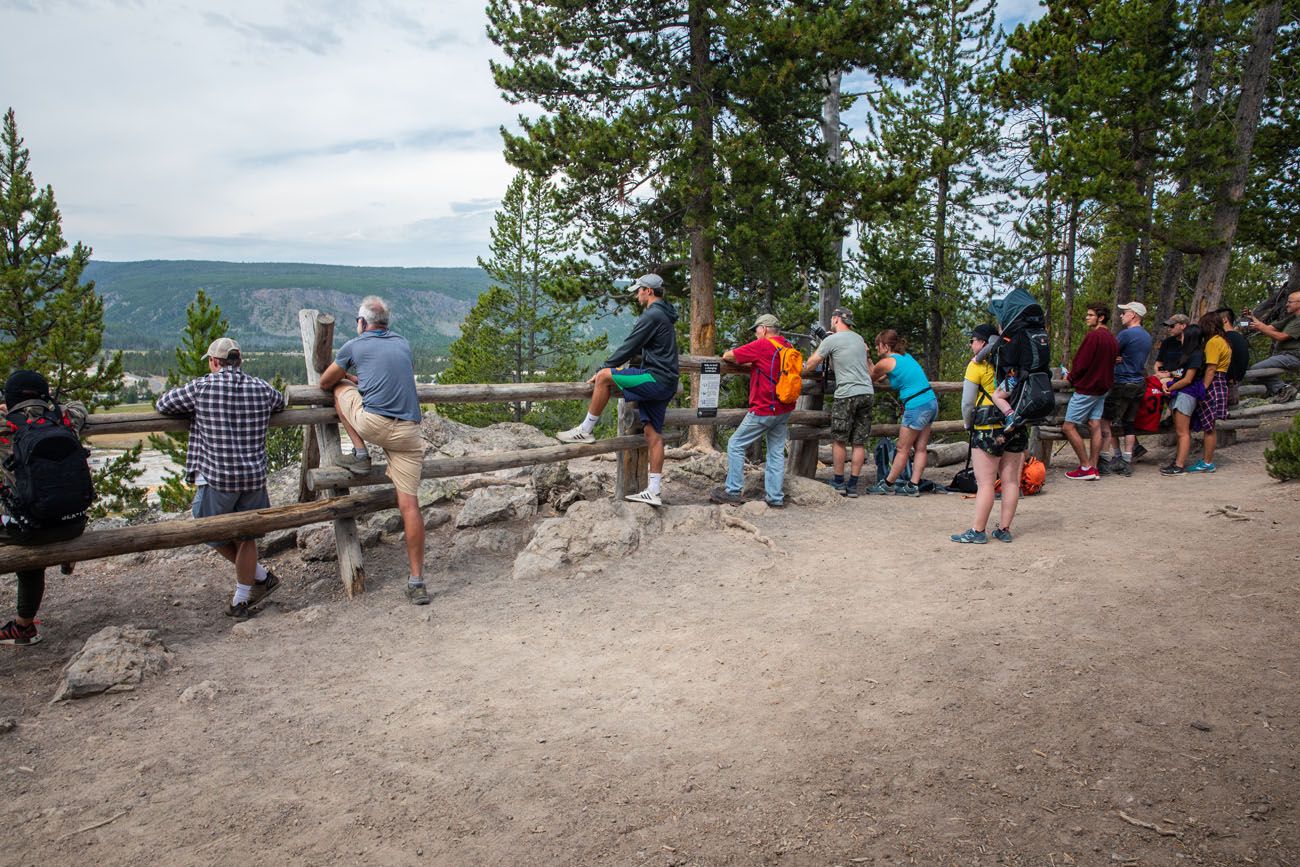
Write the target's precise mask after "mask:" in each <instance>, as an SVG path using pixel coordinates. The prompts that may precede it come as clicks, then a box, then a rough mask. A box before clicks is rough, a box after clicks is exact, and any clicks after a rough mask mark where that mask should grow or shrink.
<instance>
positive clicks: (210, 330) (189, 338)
mask: <svg viewBox="0 0 1300 867" xmlns="http://www.w3.org/2000/svg"><path fill="white" fill-rule="evenodd" d="M229 329H230V323H229V322H227V321H226V320H225V318H224V317H223V316H222V315H221V308H220V307H218V306H217V305H216V304H215V303H213V302H212V300H211V299H209V298H208V294H207V293H206V292H204V291H203V290H202V289H200V290H199V291H198V293H197V294H196V295H195V296H194V300H193V301H191V302H190V305H189V306H188V307H186V308H185V331H184V332H182V333H181V343H180V345H179V346H177V347H176V365H175V366H174V367H172V368H170V369H169V370H168V371H167V388H169V389H171V388H175V387H177V386H179V385H184V384H185V383H187V382H189V381H190V380H192V379H197V378H199V377H200V376H206V375H207V374H208V373H209V372H210V371H209V369H208V361H207V359H206V358H204V357H203V356H204V354H205V353H206V352H207V351H208V346H210V345H211V344H212V341H214V340H216V339H217V338H218V337H224V336H226V332H227V331H228V330H229ZM189 441H190V436H189V434H188V433H187V432H185V431H178V432H176V433H168V434H150V435H149V446H150V448H155V449H157V450H158V451H160V452H162V453H163V454H164V455H166V456H167V457H168V458H170V459H171V461H172V463H173V464H175V465H177V466H179V467H182V468H183V467H184V466H185V450H186V448H187V446H188V445H189ZM158 497H159V499H160V500H161V502H162V507H163V510H164V511H167V512H179V511H183V510H184V509H186V508H188V507H189V505H190V502H191V501H192V500H193V499H194V488H193V486H191V485H189V484H187V483H186V481H185V472H184V470H183V469H182V470H181V471H180V472H177V471H175V470H172V471H169V472H168V473H167V474H166V475H165V476H163V481H162V484H161V485H159V486H158Z"/></svg>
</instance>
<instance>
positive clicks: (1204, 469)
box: [1187, 461, 1218, 473]
mask: <svg viewBox="0 0 1300 867" xmlns="http://www.w3.org/2000/svg"><path fill="white" fill-rule="evenodd" d="M1217 469H1218V467H1216V466H1215V465H1214V464H1207V463H1206V462H1205V461H1197V462H1196V463H1194V464H1192V465H1191V466H1190V467H1188V468H1187V472H1189V473H1212V472H1214V471H1215V470H1217Z"/></svg>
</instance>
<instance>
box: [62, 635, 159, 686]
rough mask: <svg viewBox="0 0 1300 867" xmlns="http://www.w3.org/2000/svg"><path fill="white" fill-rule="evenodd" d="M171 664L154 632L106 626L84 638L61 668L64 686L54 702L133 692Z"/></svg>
mask: <svg viewBox="0 0 1300 867" xmlns="http://www.w3.org/2000/svg"><path fill="white" fill-rule="evenodd" d="M171 662H172V654H171V652H170V651H169V650H168V649H167V647H166V645H164V644H163V643H162V641H161V639H159V638H158V631H157V630H155V629H138V628H136V627H134V626H105V627H104V628H103V629H101V630H99V631H98V632H96V633H95V634H94V635H92V636H90V638H88V639H86V643H85V644H84V645H83V646H82V648H81V650H79V651H77V655H76V656H74V657H72V659H71V660H70V661H69V662H68V664H67V666H66V667H65V668H64V669H63V683H62V684H60V686H59V691H58V693H57V694H56V695H55V696H54V700H55V701H59V700H61V699H71V698H85V697H86V696H89V695H97V694H99V693H101V692H107V691H109V690H114V691H120V690H123V689H134V688H135V685H136V684H138V683H140V682H141V681H143V680H144V678H145V676H146V675H154V674H157V673H159V672H161V671H163V670H164V669H166V668H168V667H169V666H170V665H171Z"/></svg>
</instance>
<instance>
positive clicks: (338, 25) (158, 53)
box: [0, 0, 1037, 266]
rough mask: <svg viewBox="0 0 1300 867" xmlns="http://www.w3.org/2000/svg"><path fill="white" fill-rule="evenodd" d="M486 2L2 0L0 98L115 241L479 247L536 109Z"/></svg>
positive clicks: (1019, 4) (382, 258) (43, 178)
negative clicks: (512, 95)
mask: <svg viewBox="0 0 1300 867" xmlns="http://www.w3.org/2000/svg"><path fill="white" fill-rule="evenodd" d="M1036 6H1037V3H1036V0H1001V7H1002V8H1001V12H1002V15H1003V16H1004V19H1006V20H1011V21H1014V20H1016V19H1018V18H1020V17H1021V16H1023V15H1025V14H1031V15H1032V14H1035V12H1034V10H1035V9H1036ZM483 7H484V3H483V0H433V2H428V0H425V2H419V0H367V2H356V3H354V2H344V0H296V2H293V0H289V2H285V0H263V2H248V0H227V2H221V3H216V2H203V0H188V2H187V0H172V2H166V3H163V2H156V0H0V33H3V34H5V49H4V51H3V52H0V110H3V109H4V108H7V107H13V109H14V111H15V112H16V113H17V118H18V129H19V133H20V134H21V135H22V136H23V138H24V139H25V140H26V146H27V147H28V149H29V150H30V151H31V152H32V171H33V174H34V175H35V177H36V181H37V182H38V183H40V184H47V183H48V184H52V185H53V186H54V192H55V196H56V198H57V199H58V201H59V206H60V209H61V210H62V212H63V228H64V234H65V236H66V237H67V238H68V239H69V241H70V242H71V241H78V240H79V241H82V242H83V243H86V244H88V245H90V246H92V247H94V250H95V257H96V258H98V259H106V260H116V261H122V260H130V259H220V260H230V261H280V262H294V261H298V262H304V261H305V262H322V263H331V264H343V265H406V266H424V265H436V266H449V265H473V264H474V262H475V257H476V256H478V255H483V254H485V253H486V252H487V243H488V231H489V229H490V227H491V225H492V209H493V208H494V207H495V205H496V203H497V200H498V199H499V198H500V196H501V195H502V193H503V192H504V191H505V187H506V185H507V184H508V183H509V181H510V178H511V176H512V175H513V171H512V170H511V169H510V167H509V166H507V165H506V163H505V161H504V160H503V159H502V157H501V139H500V135H499V134H498V131H497V130H498V127H500V126H501V125H502V124H507V125H510V124H512V123H513V120H514V118H515V115H516V114H517V110H516V108H515V107H513V106H510V105H507V104H506V103H505V102H504V101H503V100H502V99H501V98H500V96H499V95H498V93H497V91H496V88H495V87H494V86H493V84H492V77H491V73H490V71H489V70H488V59H489V58H490V57H493V56H495V55H496V53H497V52H496V48H495V46H493V45H492V44H491V43H490V42H489V41H488V39H487V37H486V36H485V35H484V32H483V28H484V24H485V23H486V17H485V15H484V12H483Z"/></svg>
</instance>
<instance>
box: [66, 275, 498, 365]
mask: <svg viewBox="0 0 1300 867" xmlns="http://www.w3.org/2000/svg"><path fill="white" fill-rule="evenodd" d="M83 279H85V280H93V281H95V289H96V291H98V292H99V294H100V296H101V297H102V298H103V299H104V346H105V348H106V349H168V348H171V347H173V346H176V345H177V343H178V341H179V339H180V334H181V332H183V331H184V330H185V308H186V307H187V306H189V304H190V302H191V301H193V300H194V296H195V293H196V292H197V291H198V290H199V289H203V290H204V291H205V292H207V294H208V296H209V297H210V298H212V300H213V301H214V302H216V303H217V304H218V305H219V306H220V307H221V312H222V314H223V315H224V316H225V317H226V319H227V320H228V321H229V322H230V333H231V336H233V337H234V338H235V339H236V340H238V341H239V343H240V345H241V346H243V347H244V348H246V349H248V350H262V351H275V350H279V351H286V350H288V351H292V350H300V349H301V348H302V339H301V337H300V335H299V327H298V311H299V310H301V309H304V308H313V309H316V310H320V311H321V312H322V313H332V314H334V318H335V321H336V323H337V324H336V325H335V330H336V333H337V334H338V335H339V336H340V337H343V338H344V339H346V337H350V336H351V335H352V329H353V317H354V316H355V315H356V310H357V307H358V306H359V305H360V303H361V299H362V298H364V297H365V296H367V295H379V296H380V297H382V298H383V299H384V300H386V301H387V302H388V303H389V305H390V306H391V307H392V309H393V329H394V330H395V331H397V332H399V333H401V334H402V335H403V336H405V337H406V338H407V339H408V340H409V341H410V342H411V344H412V346H413V347H415V348H418V349H421V350H425V351H432V352H438V353H441V352H445V351H446V350H447V348H448V347H449V346H450V345H451V342H452V341H453V340H455V339H456V337H457V336H458V335H459V334H460V324H461V322H462V321H464V319H465V316H466V314H468V313H469V310H470V308H471V307H473V305H474V301H475V299H476V298H478V296H479V295H480V294H481V293H483V292H484V291H486V290H487V288H488V286H489V285H490V281H489V279H488V276H487V274H486V273H485V272H484V271H483V270H482V269H481V268H369V267H354V266H344V265H313V264H305V263H302V264H300V263H279V262H204V261H187V260H181V261H162V260H151V261H144V262H102V261H97V260H92V261H91V262H90V263H89V265H87V267H86V271H85V274H84V276H83Z"/></svg>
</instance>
